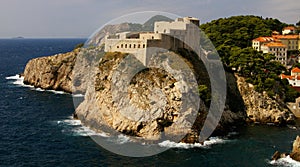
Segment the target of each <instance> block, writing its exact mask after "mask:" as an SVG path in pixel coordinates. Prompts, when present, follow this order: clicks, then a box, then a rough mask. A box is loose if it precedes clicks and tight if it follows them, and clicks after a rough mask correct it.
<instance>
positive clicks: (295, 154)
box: [290, 136, 300, 162]
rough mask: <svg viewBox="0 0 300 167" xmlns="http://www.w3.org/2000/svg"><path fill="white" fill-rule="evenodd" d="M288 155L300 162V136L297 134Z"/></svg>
mask: <svg viewBox="0 0 300 167" xmlns="http://www.w3.org/2000/svg"><path fill="white" fill-rule="evenodd" d="M290 157H291V158H293V159H294V160H296V161H299V162H300V137H299V136H297V137H296V139H295V141H294V143H293V150H292V152H291V154H290Z"/></svg>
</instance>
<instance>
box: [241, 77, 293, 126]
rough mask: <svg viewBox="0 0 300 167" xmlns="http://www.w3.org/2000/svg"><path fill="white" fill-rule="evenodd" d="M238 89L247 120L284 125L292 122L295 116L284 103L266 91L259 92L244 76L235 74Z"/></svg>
mask: <svg viewBox="0 0 300 167" xmlns="http://www.w3.org/2000/svg"><path fill="white" fill-rule="evenodd" d="M236 78H237V85H238V89H239V91H240V93H241V96H242V98H243V101H244V105H245V110H246V113H247V116H248V121H249V122H253V123H261V124H275V125H284V124H291V123H294V120H295V116H294V115H293V114H292V113H291V112H290V111H289V110H288V108H287V107H286V104H285V103H283V102H282V101H280V100H279V99H278V100H277V99H273V98H270V97H269V96H268V95H267V93H266V92H263V93H259V92H257V91H255V90H254V86H253V85H252V84H249V83H247V82H246V80H245V78H243V77H240V76H238V75H236Z"/></svg>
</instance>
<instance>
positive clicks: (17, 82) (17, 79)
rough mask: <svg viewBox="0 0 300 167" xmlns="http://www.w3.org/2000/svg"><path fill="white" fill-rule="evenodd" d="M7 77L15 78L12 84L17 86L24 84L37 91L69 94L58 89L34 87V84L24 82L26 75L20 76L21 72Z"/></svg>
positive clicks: (9, 78)
mask: <svg viewBox="0 0 300 167" xmlns="http://www.w3.org/2000/svg"><path fill="white" fill-rule="evenodd" d="M5 79H7V80H14V81H13V82H12V84H14V85H17V86H22V87H29V88H31V89H33V90H35V91H38V92H45V91H47V92H52V93H54V94H67V93H66V92H64V91H56V90H45V89H42V88H34V86H32V85H26V84H24V77H23V76H20V75H19V74H17V75H15V76H9V77H6V78H5Z"/></svg>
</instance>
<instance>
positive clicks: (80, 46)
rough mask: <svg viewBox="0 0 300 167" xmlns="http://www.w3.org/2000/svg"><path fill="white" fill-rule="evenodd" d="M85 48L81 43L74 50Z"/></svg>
mask: <svg viewBox="0 0 300 167" xmlns="http://www.w3.org/2000/svg"><path fill="white" fill-rule="evenodd" d="M83 46H84V43H79V44H77V45H76V46H75V47H74V50H76V49H78V48H82V47H83Z"/></svg>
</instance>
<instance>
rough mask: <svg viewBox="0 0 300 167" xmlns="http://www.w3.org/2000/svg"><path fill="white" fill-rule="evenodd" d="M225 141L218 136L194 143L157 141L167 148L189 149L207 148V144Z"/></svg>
mask: <svg viewBox="0 0 300 167" xmlns="http://www.w3.org/2000/svg"><path fill="white" fill-rule="evenodd" d="M225 142H227V140H224V139H221V138H218V137H210V138H209V140H207V141H204V143H203V144H200V143H195V144H188V143H176V142H173V141H169V140H166V141H163V142H161V143H159V144H158V145H159V146H160V147H167V148H183V149H190V148H197V147H198V148H208V147H209V146H211V145H213V144H221V143H225Z"/></svg>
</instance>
